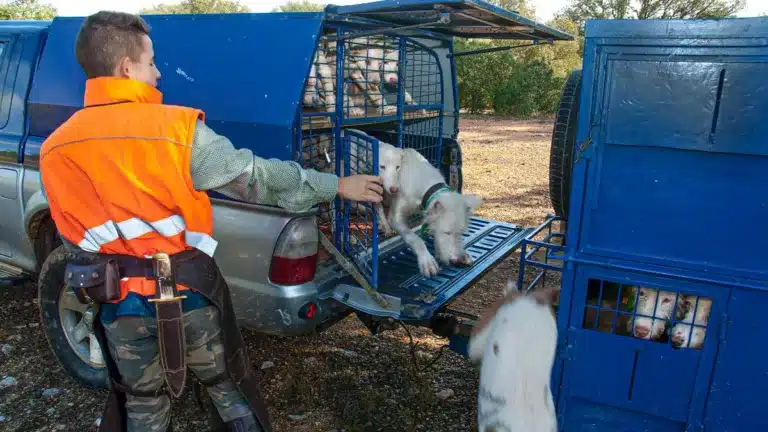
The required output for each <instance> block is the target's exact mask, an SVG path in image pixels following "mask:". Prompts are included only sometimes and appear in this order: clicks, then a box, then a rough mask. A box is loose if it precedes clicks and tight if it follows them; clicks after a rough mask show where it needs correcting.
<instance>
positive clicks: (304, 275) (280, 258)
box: [269, 216, 320, 285]
mask: <svg viewBox="0 0 768 432" xmlns="http://www.w3.org/2000/svg"><path fill="white" fill-rule="evenodd" d="M318 235H320V233H319V232H318V230H317V220H316V219H315V217H314V216H311V217H303V218H298V219H294V220H292V221H290V222H289V223H288V225H286V227H285V228H284V229H283V232H282V233H280V236H279V237H278V239H277V245H276V246H275V251H274V253H273V254H272V263H271V265H270V268H269V279H270V280H271V281H272V283H275V284H278V285H298V284H302V283H306V282H309V281H311V280H312V279H314V278H315V270H316V269H317V254H318V248H319V238H318Z"/></svg>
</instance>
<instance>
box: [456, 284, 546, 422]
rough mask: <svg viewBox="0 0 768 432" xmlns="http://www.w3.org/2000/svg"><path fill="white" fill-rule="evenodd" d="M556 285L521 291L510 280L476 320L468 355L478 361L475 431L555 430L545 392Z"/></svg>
mask: <svg viewBox="0 0 768 432" xmlns="http://www.w3.org/2000/svg"><path fill="white" fill-rule="evenodd" d="M559 293H560V290H559V289H558V288H543V289H540V290H533V291H530V292H527V293H525V294H523V293H521V292H520V291H518V289H517V287H516V285H515V284H514V283H513V282H512V281H510V282H509V283H508V284H507V290H506V293H505V295H504V297H502V298H501V299H499V300H498V301H497V302H496V303H494V304H493V305H492V306H491V307H490V308H488V309H487V310H486V311H485V312H484V313H483V315H482V316H481V317H480V319H479V320H478V323H477V326H476V327H475V328H474V329H473V334H472V337H471V338H470V342H469V357H470V359H471V360H473V361H475V362H478V361H480V362H481V363H482V364H481V367H480V388H479V392H478V405H477V427H478V432H501V431H504V432H557V418H556V416H555V404H554V401H553V399H552V391H551V390H550V379H551V374H552V365H553V363H554V360H555V348H556V345H557V324H556V321H555V316H554V311H553V309H552V303H553V302H554V301H555V299H556V298H557V297H558V295H559Z"/></svg>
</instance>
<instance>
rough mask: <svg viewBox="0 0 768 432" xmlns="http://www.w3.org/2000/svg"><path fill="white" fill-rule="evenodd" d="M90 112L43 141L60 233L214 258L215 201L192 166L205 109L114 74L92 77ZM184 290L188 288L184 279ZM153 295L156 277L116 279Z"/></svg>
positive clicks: (144, 253)
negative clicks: (166, 101)
mask: <svg viewBox="0 0 768 432" xmlns="http://www.w3.org/2000/svg"><path fill="white" fill-rule="evenodd" d="M84 102H85V104H84V105H85V109H83V110H80V111H78V112H76V113H74V114H73V115H72V116H71V117H70V118H69V119H67V120H66V121H65V122H64V123H63V124H62V125H61V126H60V127H59V128H57V129H56V130H55V131H54V132H53V133H51V135H50V136H49V137H48V138H47V139H46V140H45V141H44V142H43V144H42V147H41V150H40V176H41V181H42V183H43V186H44V190H45V194H46V198H47V199H48V203H49V206H50V211H51V218H52V219H53V221H54V222H55V223H56V228H57V230H58V232H59V234H60V235H61V236H62V237H63V238H65V239H67V240H68V241H69V242H71V243H73V244H76V245H78V246H79V247H80V248H81V249H82V250H84V251H88V252H94V253H100V254H119V255H131V256H136V257H151V256H152V255H154V254H156V253H158V252H165V253H167V254H171V255H172V254H175V253H178V252H181V251H183V250H189V249H193V248H194V249H197V250H200V251H201V252H202V253H205V254H206V255H208V256H213V255H214V252H215V251H216V247H217V242H216V240H214V239H213V237H212V236H213V208H212V207H211V203H210V199H209V197H208V194H207V193H206V192H205V191H200V190H197V189H195V187H194V181H193V179H192V176H191V172H190V164H191V154H192V145H193V142H194V130H195V125H196V122H197V121H198V120H202V121H204V120H205V115H204V113H203V112H202V111H200V110H197V109H193V108H189V107H182V106H174V105H163V104H162V94H161V93H160V92H159V91H158V90H157V89H155V88H154V87H151V86H149V85H147V84H145V83H142V82H139V81H134V80H130V79H122V78H116V77H101V78H93V79H90V80H88V81H87V82H86V91H85V97H84ZM179 289H180V290H184V289H186V287H183V286H181V285H179ZM120 291H121V296H120V299H118V300H115V302H116V301H120V300H122V299H124V298H125V296H126V295H127V294H128V293H129V292H133V293H137V294H139V295H143V296H151V295H154V294H155V291H156V284H155V282H154V281H153V280H151V279H146V278H143V277H131V278H128V279H126V280H122V281H121V282H120Z"/></svg>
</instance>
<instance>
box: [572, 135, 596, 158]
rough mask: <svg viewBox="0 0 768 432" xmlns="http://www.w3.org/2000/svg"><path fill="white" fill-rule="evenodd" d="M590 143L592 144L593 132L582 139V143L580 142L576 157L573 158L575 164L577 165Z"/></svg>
mask: <svg viewBox="0 0 768 432" xmlns="http://www.w3.org/2000/svg"><path fill="white" fill-rule="evenodd" d="M590 144H592V135H591V134H590V135H589V137H587V139H585V140H584V141H582V142H581V144H579V148H578V149H576V158H574V160H573V164H574V165H576V163H577V162H579V160H581V154H582V153H584V151H585V150H586V149H587V147H589V145H590Z"/></svg>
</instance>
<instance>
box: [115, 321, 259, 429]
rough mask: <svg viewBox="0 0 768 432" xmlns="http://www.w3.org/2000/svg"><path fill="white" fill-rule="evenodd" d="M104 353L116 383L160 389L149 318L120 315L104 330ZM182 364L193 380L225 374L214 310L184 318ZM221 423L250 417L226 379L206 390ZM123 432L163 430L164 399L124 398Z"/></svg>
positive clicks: (166, 410) (165, 416) (166, 402)
mask: <svg viewBox="0 0 768 432" xmlns="http://www.w3.org/2000/svg"><path fill="white" fill-rule="evenodd" d="M104 330H105V332H106V337H107V341H108V345H109V352H110V354H111V356H112V358H113V359H114V361H115V363H116V364H117V369H118V371H119V372H120V377H121V379H122V383H123V385H125V386H128V387H129V388H130V389H131V390H133V391H152V390H157V389H159V388H160V387H161V386H162V385H163V370H162V366H161V365H160V358H159V357H158V351H157V324H156V319H155V318H154V317H141V316H122V317H118V318H117V319H116V320H115V321H114V322H112V323H109V324H106V323H105V325H104ZM184 332H185V335H186V342H187V365H188V367H189V370H191V371H192V372H193V373H194V374H195V375H197V377H198V378H199V379H200V380H202V381H206V380H210V379H212V378H214V377H215V376H217V375H219V374H221V373H223V372H224V371H225V367H226V366H225V363H224V347H223V345H222V336H221V327H220V325H219V311H218V310H217V309H216V307H215V306H207V307H204V308H200V309H195V310H192V311H189V312H186V313H185V314H184ZM207 390H208V394H209V395H210V396H211V399H212V400H213V403H214V405H215V406H216V409H217V410H218V412H219V415H220V416H221V418H222V420H224V422H229V421H231V420H233V419H236V418H240V417H244V416H250V415H252V414H251V411H250V409H249V408H248V403H247V401H246V400H245V399H244V398H243V397H242V395H241V393H240V392H239V391H238V389H237V387H236V386H235V384H234V383H233V382H232V381H231V380H225V381H223V382H220V383H218V384H216V385H213V386H209V387H207ZM126 399H127V401H126V404H125V406H126V412H127V417H128V431H142V432H143V431H165V430H166V429H167V427H168V424H169V422H170V411H171V401H170V398H169V397H168V395H166V394H163V395H162V396H159V397H139V396H133V395H130V394H127V395H126Z"/></svg>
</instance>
